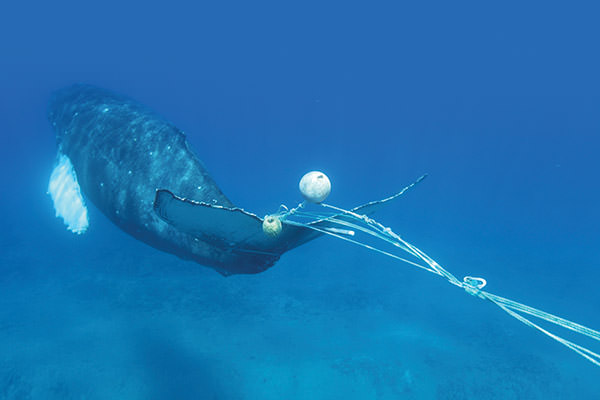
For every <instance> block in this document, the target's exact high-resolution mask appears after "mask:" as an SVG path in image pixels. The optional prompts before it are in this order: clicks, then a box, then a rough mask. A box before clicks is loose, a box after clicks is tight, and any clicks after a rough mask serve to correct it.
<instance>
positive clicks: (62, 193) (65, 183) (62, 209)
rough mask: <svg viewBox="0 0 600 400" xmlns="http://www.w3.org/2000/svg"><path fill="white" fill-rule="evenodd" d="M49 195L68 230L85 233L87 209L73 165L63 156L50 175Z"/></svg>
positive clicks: (87, 223) (57, 214) (58, 215)
mask: <svg viewBox="0 0 600 400" xmlns="http://www.w3.org/2000/svg"><path fill="white" fill-rule="evenodd" d="M48 194H49V195H50V197H51V198H52V201H53V203H54V210H55V211H56V216H57V217H61V218H62V219H63V221H64V223H65V225H67V229H68V230H70V231H71V232H74V233H77V234H81V233H84V232H85V231H86V230H87V228H88V226H89V221H88V215H87V208H86V207H85V202H84V200H83V196H82V195H81V190H80V188H79V183H78V182H77V175H76V174H75V169H74V168H73V164H71V160H69V157H67V156H65V155H63V154H61V155H60V157H59V159H58V162H57V164H56V166H55V167H54V169H53V170H52V174H51V175H50V182H49V183H48Z"/></svg>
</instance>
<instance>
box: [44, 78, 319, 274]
mask: <svg viewBox="0 0 600 400" xmlns="http://www.w3.org/2000/svg"><path fill="white" fill-rule="evenodd" d="M48 119H49V121H50V123H51V125H52V127H53V129H54V131H55V133H56V141H57V148H58V154H57V161H56V165H55V167H54V170H53V171H52V174H51V177H50V183H49V186H48V192H49V194H50V196H51V197H52V200H53V202H54V207H55V210H56V214H57V216H59V217H62V218H63V220H64V221H65V224H66V225H67V227H68V228H69V229H70V230H71V231H73V232H75V233H84V232H85V231H86V229H87V227H88V225H89V221H88V213H87V208H86V204H87V202H88V201H89V202H91V203H93V204H94V205H95V206H96V207H97V208H98V209H99V210H100V211H101V212H102V213H103V214H104V215H106V216H107V217H108V218H109V219H110V220H111V221H112V222H113V223H115V224H116V225H117V226H118V227H119V228H121V229H122V230H123V231H125V232H127V233H128V234H130V235H131V236H133V237H135V238H136V239H138V240H140V241H142V242H144V243H147V244H149V245H150V246H152V247H154V248H156V249H159V250H163V251H166V252H169V253H172V254H175V255H176V256H178V257H180V258H182V259H186V260H192V261H195V262H198V263H199V264H202V265H204V266H208V267H211V268H213V269H215V270H216V271H218V272H220V273H221V274H223V275H231V274H254V273H259V272H262V271H265V270H266V269H268V268H269V267H271V266H272V265H274V264H275V262H276V261H277V260H278V259H279V258H280V257H281V255H282V254H283V253H285V252H286V251H288V250H290V249H293V248H294V247H296V246H299V245H301V244H303V243H305V242H307V241H309V240H311V239H314V238H316V237H318V236H320V235H321V234H320V233H319V232H316V231H314V230H311V229H307V228H306V227H300V226H293V225H289V224H285V223H284V224H283V226H282V229H281V231H280V232H278V234H276V235H273V234H266V233H265V232H266V231H263V229H262V226H263V222H264V220H263V219H262V218H260V217H258V216H257V215H255V214H252V213H250V212H247V211H245V210H243V209H241V208H238V207H235V206H234V204H233V203H232V202H231V201H230V200H229V199H228V198H227V197H226V196H225V195H224V194H223V192H221V190H220V189H219V187H218V186H217V184H216V183H215V181H214V180H213V179H212V178H211V176H210V175H209V173H208V172H207V170H206V168H205V166H204V165H203V163H202V162H201V161H200V159H199V158H198V157H197V156H196V155H195V154H194V152H193V151H192V150H191V149H190V146H189V145H188V143H187V141H186V138H185V135H184V134H183V132H182V131H180V130H179V129H177V128H176V127H175V126H174V125H173V124H171V123H170V122H168V121H166V120H165V119H163V118H162V117H160V116H159V115H158V114H156V113H155V112H153V111H151V110H150V109H148V108H146V107H145V106H143V105H141V104H139V103H138V102H136V101H134V100H132V99H130V98H128V97H126V96H122V95H119V94H115V93H112V92H110V91H108V90H104V89H101V88H97V87H94V86H90V85H81V84H79V85H75V86H71V87H68V88H65V89H62V90H59V91H57V92H56V93H54V94H53V96H52V98H51V100H50V104H49V109H48Z"/></svg>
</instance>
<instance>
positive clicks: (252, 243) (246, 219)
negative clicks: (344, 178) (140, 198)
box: [154, 175, 426, 270]
mask: <svg viewBox="0 0 600 400" xmlns="http://www.w3.org/2000/svg"><path fill="white" fill-rule="evenodd" d="M425 176H426V175H423V176H422V177H420V178H419V179H418V180H417V181H416V182H414V183H413V184H412V185H410V186H408V187H406V188H404V189H403V190H402V191H400V192H398V193H396V194H394V195H393V196H390V197H387V198H385V199H382V200H376V201H371V202H369V203H366V204H362V205H360V206H357V207H354V208H353V209H352V210H351V211H352V212H356V213H360V214H362V215H372V214H373V213H374V212H375V211H377V210H378V209H379V208H381V207H382V206H385V205H387V204H389V203H390V202H391V201H392V200H394V199H396V198H398V197H399V196H400V195H402V194H403V193H404V192H405V191H406V190H408V189H410V188H411V187H413V186H414V185H415V184H417V183H419V182H420V181H421V180H423V179H424V178H425ZM154 211H155V213H156V214H157V215H158V216H159V217H160V218H161V219H163V220H164V221H166V222H167V223H168V224H169V225H171V226H173V227H174V228H176V229H177V230H178V231H181V232H186V233H188V234H190V235H192V236H193V237H197V238H198V239H199V240H202V241H207V242H210V243H212V244H213V245H215V246H217V247H219V248H220V249H221V250H222V251H225V252H228V253H231V254H239V255H242V254H245V255H249V254H254V255H256V256H259V257H256V260H255V262H259V263H263V264H264V265H261V266H259V267H258V269H263V268H264V269H267V268H268V267H270V266H271V265H272V264H273V263H274V262H275V261H277V260H278V259H279V257H281V255H282V254H283V253H285V252H287V251H289V250H291V249H293V248H295V247H298V246H300V245H302V244H304V243H306V242H308V241H310V240H312V239H315V238H317V237H319V236H321V235H323V234H324V233H323V232H329V233H335V234H345V233H352V232H351V231H347V232H346V231H344V230H341V229H339V227H337V226H336V225H335V224H332V223H331V221H329V220H328V219H327V218H325V219H321V220H316V221H313V222H311V223H310V224H309V227H306V226H302V225H298V224H294V223H292V221H286V220H285V219H284V220H282V221H281V222H282V224H281V227H280V230H279V229H278V230H277V233H276V234H275V235H273V234H269V232H266V231H265V229H264V223H265V220H264V219H263V218H260V217H259V216H257V215H256V214H253V213H250V212H248V211H245V210H243V209H241V208H238V207H225V206H221V205H214V204H209V203H204V202H198V201H194V200H189V199H185V198H182V197H178V196H176V195H174V194H173V193H171V192H170V191H169V190H165V189H159V190H157V191H156V196H155V199H154ZM341 218H343V217H341ZM315 228H316V229H315ZM261 256H262V257H261ZM257 260H258V261H257ZM264 269H263V270H264Z"/></svg>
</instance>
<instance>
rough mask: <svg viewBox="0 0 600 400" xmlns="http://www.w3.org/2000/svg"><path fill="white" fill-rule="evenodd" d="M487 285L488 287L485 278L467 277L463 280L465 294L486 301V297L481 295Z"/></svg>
mask: <svg viewBox="0 0 600 400" xmlns="http://www.w3.org/2000/svg"><path fill="white" fill-rule="evenodd" d="M485 285H487V281H486V280H485V279H483V278H478V277H474V276H465V277H464V278H463V283H462V287H463V289H465V292H467V293H469V294H470V295H471V296H475V297H479V298H481V299H485V296H484V295H483V294H482V293H481V289H483V287H484V286H485Z"/></svg>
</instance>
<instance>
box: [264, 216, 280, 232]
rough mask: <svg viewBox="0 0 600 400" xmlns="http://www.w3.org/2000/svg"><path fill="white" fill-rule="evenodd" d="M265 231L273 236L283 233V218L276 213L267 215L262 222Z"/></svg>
mask: <svg viewBox="0 0 600 400" xmlns="http://www.w3.org/2000/svg"><path fill="white" fill-rule="evenodd" d="M262 228H263V232H264V233H265V234H266V235H269V236H271V237H275V236H278V235H279V234H280V233H281V228H282V227H281V220H280V219H279V217H277V216H276V215H267V216H266V217H265V219H264V220H263V224H262Z"/></svg>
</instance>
